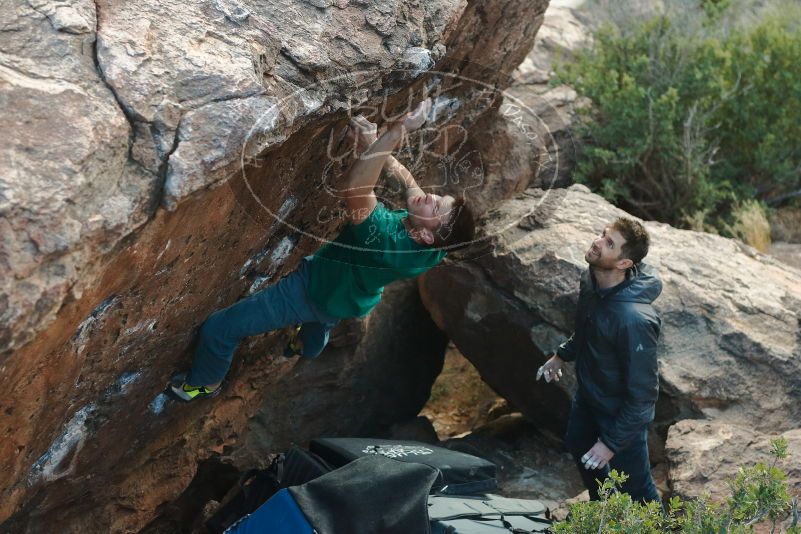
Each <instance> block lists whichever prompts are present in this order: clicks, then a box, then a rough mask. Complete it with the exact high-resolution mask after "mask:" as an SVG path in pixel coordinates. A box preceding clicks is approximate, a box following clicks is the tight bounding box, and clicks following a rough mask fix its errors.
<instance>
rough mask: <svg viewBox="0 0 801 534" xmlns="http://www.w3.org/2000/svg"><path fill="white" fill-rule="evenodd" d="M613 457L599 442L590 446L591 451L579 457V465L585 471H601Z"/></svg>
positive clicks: (607, 448)
mask: <svg viewBox="0 0 801 534" xmlns="http://www.w3.org/2000/svg"><path fill="white" fill-rule="evenodd" d="M614 455H615V453H613V452H612V451H611V450H610V449H609V447H607V446H606V445H604V444H603V442H602V441H601V440H598V443H596V444H595V445H593V446H592V449H590V450H588V451H587V453H586V454H585V455H584V456H582V457H581V463H583V464H584V467H585V468H586V469H603V468H604V467H606V465H607V464H608V463H609V460H611V459H612V457H613V456H614Z"/></svg>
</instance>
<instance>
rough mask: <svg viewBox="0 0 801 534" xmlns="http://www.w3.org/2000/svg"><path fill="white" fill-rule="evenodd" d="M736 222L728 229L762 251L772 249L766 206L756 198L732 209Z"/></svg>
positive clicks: (738, 237)
mask: <svg viewBox="0 0 801 534" xmlns="http://www.w3.org/2000/svg"><path fill="white" fill-rule="evenodd" d="M732 215H733V217H734V223H733V224H732V225H731V226H728V227H727V228H726V230H727V231H728V232H729V233H731V235H733V236H734V237H736V238H737V239H739V240H740V241H742V242H743V243H746V244H748V245H751V246H752V247H754V248H755V249H757V250H758V251H760V252H768V251H769V250H770V243H771V240H770V223H769V222H768V216H767V214H766V212H765V208H764V207H763V205H762V204H761V203H759V202H758V201H756V200H746V201H745V202H743V203H742V204H740V205H738V206H737V207H735V208H734V210H733V211H732Z"/></svg>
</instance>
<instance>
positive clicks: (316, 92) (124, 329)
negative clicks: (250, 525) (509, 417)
mask: <svg viewBox="0 0 801 534" xmlns="http://www.w3.org/2000/svg"><path fill="white" fill-rule="evenodd" d="M546 6H547V2H545V1H544V0H543V1H536V2H530V1H522V0H520V1H517V0H515V1H511V2H497V1H487V0H481V1H478V2H471V3H470V4H468V3H466V2H464V1H458V0H454V1H445V0H443V1H438V2H425V3H421V2H417V1H413V0H391V1H381V2H374V3H370V4H366V3H363V2H348V1H337V2H316V1H315V2H306V3H304V2H283V1H275V2H268V3H265V2H252V1H246V0H244V1H230V0H219V1H215V2H210V3H199V2H189V3H184V4H181V5H172V4H170V5H169V6H168V5H166V4H164V3H163V2H162V3H160V2H155V1H148V2H138V3H130V2H118V1H116V0H111V1H100V2H98V3H97V4H93V3H87V2H73V3H72V4H70V5H69V6H66V5H63V4H58V3H48V2H29V3H27V4H24V5H23V4H22V3H20V2H16V1H15V0H8V1H7V2H6V3H5V4H4V6H3V10H2V11H3V13H4V14H6V15H7V16H5V17H4V19H3V22H2V23H1V24H2V28H3V30H5V31H3V32H0V43H1V44H2V47H3V51H4V54H5V55H4V56H3V62H2V63H3V64H2V66H0V76H2V78H3V81H4V83H2V84H0V102H2V104H3V105H2V106H0V115H2V117H3V120H4V121H5V123H7V124H11V125H12V126H13V128H12V129H13V131H14V132H15V134H14V139H5V138H4V141H7V142H4V143H0V154H2V156H0V215H2V218H0V235H2V239H0V265H2V272H3V277H2V280H1V281H0V354H2V362H1V363H0V388H2V391H6V392H14V394H13V398H11V397H9V396H6V397H4V398H2V400H0V414H2V415H1V416H0V417H2V419H1V421H2V431H3V436H4V439H3V440H2V442H0V461H2V463H3V466H4V469H3V470H2V473H0V530H4V531H5V530H8V531H11V532H45V531H51V530H54V529H55V528H56V527H55V526H54V525H55V524H56V523H58V529H59V530H61V531H66V532H78V531H80V532H85V531H93V532H133V531H136V530H138V529H139V528H141V526H142V525H144V524H145V523H146V522H148V521H149V520H150V519H151V518H152V517H153V516H154V514H155V510H156V509H157V507H158V506H159V505H160V504H162V503H164V502H166V501H169V500H171V499H172V498H174V497H175V496H176V495H178V494H179V493H180V492H181V491H182V490H183V488H184V487H186V485H187V483H188V482H189V481H190V480H191V478H192V476H193V473H194V470H195V469H196V466H197V463H198V460H200V459H204V458H208V457H209V456H210V455H212V454H215V453H219V452H222V451H229V450H230V449H231V448H236V447H237V446H239V445H240V444H241V443H242V442H243V440H244V441H246V440H247V439H248V438H247V437H246V434H247V433H248V428H250V429H251V432H252V435H253V436H256V435H259V433H260V432H261V434H262V435H265V434H266V433H268V432H270V433H271V436H272V440H273V441H270V442H269V443H271V444H275V446H279V444H280V445H283V444H284V443H287V442H289V441H291V440H295V441H303V440H305V439H307V438H309V437H311V435H313V434H315V433H317V432H320V431H322V430H323V429H325V428H329V427H326V426H325V424H322V423H320V424H317V423H315V424H309V425H308V426H305V425H304V423H305V422H307V421H318V422H319V421H322V420H323V419H326V418H327V421H328V422H336V423H337V425H338V426H337V429H338V430H339V431H341V432H343V433H345V432H358V431H363V430H364V429H369V428H373V427H374V426H375V425H379V424H383V423H389V422H392V419H394V418H395V417H399V418H401V417H402V418H408V417H409V414H410V413H411V412H412V411H413V410H414V408H413V405H414V404H415V403H417V402H419V403H420V404H422V401H419V400H418V399H420V398H421V397H422V396H423V395H424V391H425V388H426V387H427V386H426V385H425V384H423V382H425V381H426V380H427V381H429V384H428V385H429V386H430V381H431V380H433V376H432V375H433V371H432V370H431V367H423V368H421V369H422V375H421V376H419V377H417V379H418V380H420V381H421V382H420V383H416V384H417V387H419V388H420V389H419V390H415V393H414V394H413V395H410V394H409V392H408V391H407V389H408V388H406V387H405V386H404V387H403V389H404V391H402V392H401V394H402V395H403V396H404V398H406V399H407V400H408V403H407V404H404V403H402V402H396V401H397V399H395V398H393V397H392V395H394V394H395V393H396V390H395V389H392V388H390V387H389V385H387V384H380V383H376V382H374V377H375V374H376V373H377V366H379V365H383V364H379V361H378V360H375V361H373V360H372V359H373V358H376V354H375V353H374V349H373V347H378V346H380V344H379V343H378V338H374V337H370V336H371V335H370V334H369V328H368V334H366V337H365V339H364V341H363V342H362V344H363V346H364V347H365V348H364V349H359V348H358V347H357V348H356V349H355V350H354V349H348V350H342V351H340V352H339V353H337V352H336V351H334V352H333V353H332V354H335V355H326V356H328V363H323V362H324V360H322V359H321V360H319V362H299V363H296V362H292V361H285V360H282V359H280V358H278V359H276V358H274V355H275V354H276V353H277V352H280V347H281V344H282V342H283V338H282V337H281V335H280V334H276V335H271V336H266V337H259V338H254V339H252V340H249V342H248V343H245V344H243V346H242V347H241V349H240V351H239V352H238V355H237V363H236V364H235V366H234V368H233V369H232V373H231V374H230V375H229V383H228V384H227V385H226V387H225V390H224V391H223V393H221V395H220V396H218V397H217V398H215V399H214V400H213V401H210V402H209V403H206V404H198V405H189V406H182V407H178V406H175V405H172V404H170V403H169V402H166V401H165V398H164V397H163V396H162V395H161V394H160V391H161V390H162V389H163V387H164V384H165V382H166V380H167V377H168V376H169V374H170V373H171V372H172V371H173V370H174V369H176V368H181V367H184V366H186V365H187V364H188V361H189V358H190V356H191V352H192V344H191V342H192V340H193V338H194V334H195V332H196V329H197V327H198V326H199V325H200V323H201V322H202V321H203V319H204V318H205V317H206V316H207V315H208V314H209V313H210V312H211V311H213V310H214V309H216V308H219V307H222V306H226V305H229V304H231V303H233V302H234V301H236V300H237V299H238V298H240V297H241V296H243V295H245V294H247V293H248V292H249V291H254V290H257V289H258V288H260V287H263V286H264V284H266V283H270V282H271V281H274V280H276V279H277V278H279V277H280V276H282V275H283V274H285V273H286V272H288V271H289V270H291V269H292V268H293V267H294V266H295V265H296V264H297V261H298V260H299V258H300V257H301V256H303V255H305V254H308V253H310V252H311V251H313V250H314V249H316V248H317V247H318V246H319V242H320V240H322V239H325V238H327V237H330V236H331V235H332V234H333V233H334V232H335V231H336V228H337V225H338V223H339V221H337V220H336V219H332V218H326V217H323V216H322V215H323V213H324V212H326V213H330V212H331V211H333V210H334V208H335V206H336V199H335V198H334V196H335V187H332V182H329V181H326V180H330V179H331V177H330V176H329V175H328V174H326V172H328V173H329V174H332V175H333V174H334V173H333V171H332V167H331V163H332V160H334V161H336V159H337V158H335V157H333V156H338V155H339V153H337V152H336V148H338V147H339V137H338V132H341V130H342V126H343V125H344V123H345V119H346V115H347V109H348V107H349V106H351V107H352V106H354V105H355V104H354V103H362V104H363V105H365V106H370V105H373V106H374V105H377V104H379V103H381V102H382V101H383V96H384V94H385V93H386V94H387V95H389V96H388V98H387V99H386V103H387V110H385V111H387V112H389V111H392V112H395V111H396V110H401V111H402V105H401V104H402V102H403V100H404V99H405V98H406V96H408V95H407V94H406V93H404V92H402V91H401V90H405V89H410V90H411V89H414V90H417V91H418V94H419V91H420V90H421V88H422V87H423V86H424V84H426V83H428V84H430V85H436V84H439V85H441V86H446V87H450V86H449V85H448V83H443V82H442V81H441V80H440V81H437V80H435V79H433V78H432V77H427V75H426V72H428V71H429V70H437V69H440V70H447V72H452V73H453V74H455V75H462V76H468V77H477V76H483V77H484V78H483V79H484V80H485V81H486V82H488V83H489V84H490V85H491V86H492V85H493V84H494V85H496V86H497V88H498V89H503V88H504V87H505V84H506V83H507V82H506V81H505V80H507V79H508V77H509V74H510V73H511V71H512V70H513V69H514V68H515V67H516V66H517V64H519V63H520V62H521V61H522V59H523V57H524V56H525V54H526V53H527V51H528V50H529V49H530V48H531V46H532V44H533V38H534V34H535V33H536V30H537V28H538V27H539V24H540V23H541V21H542V14H543V12H544V10H545V7H546ZM446 51H447V56H446V55H444V54H445V52H446ZM481 65H490V66H492V67H493V69H490V70H488V69H486V68H482V67H481ZM393 67H394V68H395V70H392V68H393ZM301 88H302V89H301ZM480 96H481V95H479V94H477V92H476V91H475V90H474V89H472V88H465V89H454V90H453V96H448V97H444V98H445V99H444V100H441V101H440V109H442V110H443V115H442V116H441V119H440V120H439V121H438V122H437V124H438V125H440V126H443V127H444V126H445V125H447V124H449V121H450V122H451V123H458V124H459V125H461V126H463V127H469V126H472V125H473V124H475V123H476V121H478V120H480V118H481V115H482V114H483V113H484V112H486V110H487V109H492V107H493V105H497V104H493V103H492V101H490V102H484V101H482V99H481V98H480ZM276 103H278V104H279V105H274V104H276ZM457 108H458V109H457ZM448 110H456V111H457V112H454V113H450V112H449V111H448ZM446 144H447V143H446ZM240 171H241V172H240ZM420 173H421V175H426V172H425V169H421V170H420ZM333 185H335V184H333ZM326 210H327V211H326ZM401 300H403V299H401ZM404 306H407V307H408V306H409V305H407V304H404ZM411 308H413V306H411ZM390 317H391V316H390ZM410 325H411V326H410V328H418V326H415V323H410ZM381 331H382V330H381V328H379V329H378V330H377V332H381ZM424 339H428V338H424ZM398 350H399V351H400V352H402V351H404V350H407V349H404V348H403V346H400V348H399V349H398ZM360 351H361V352H360ZM368 352H369V353H370V354H369V355H368V354H367V353H368ZM336 354H339V355H340V356H336ZM395 354H396V355H397V354H398V353H395ZM420 354H421V355H423V356H425V354H426V353H420ZM368 356H369V358H368ZM379 356H380V355H379ZM337 358H341V360H337ZM393 358H395V359H394V360H393ZM257 360H258V361H257ZM412 360H414V358H412ZM367 361H369V363H366V362H367ZM393 361H394V362H396V363H391V362H393ZM398 361H399V360H398V358H396V357H395V356H388V360H387V362H384V363H386V364H387V368H389V369H391V368H392V366H393V365H397V362H398ZM418 361H419V360H418ZM434 361H436V360H434ZM335 362H336V363H338V364H339V365H336V363H335ZM312 363H314V364H317V363H320V365H319V366H317V367H315V366H314V365H312ZM296 367H297V368H296ZM347 373H350V375H348V374H347ZM351 375H352V376H351ZM389 378H393V377H389ZM315 380H316V381H318V382H319V383H317V384H315V383H314V381H315ZM335 384H336V385H335ZM357 384H361V385H363V386H364V387H365V388H368V387H369V388H376V389H370V390H369V391H368V390H367V389H361V386H358V385H357ZM399 384H409V382H408V381H405V382H404V381H401V382H400V383H399ZM315 386H317V387H315ZM351 386H352V388H351ZM380 388H384V389H383V390H382V389H380ZM334 389H337V395H338V396H336V397H328V396H326V395H325V394H321V393H320V392H321V391H327V392H329V393H331V392H332V390H334ZM399 389H400V388H399ZM379 391H381V392H382V393H386V397H384V396H378V397H377V396H376V395H377V392H379ZM282 392H283V393H282ZM390 393H391V394H390ZM332 398H335V399H339V400H338V401H336V402H332ZM379 398H380V402H379V400H378V399H379ZM272 401H275V402H274V403H275V404H276V407H274V408H269V403H270V402H272ZM278 401H280V402H278ZM360 401H364V402H371V403H374V406H372V408H371V409H370V410H358V409H356V408H357V407H358V402H360ZM263 402H267V403H268V404H267V406H268V408H264V409H263V410H266V411H263V412H262V413H267V414H269V416H270V417H271V418H273V419H272V420H271V421H270V422H268V423H264V424H263V425H262V427H263V431H260V430H257V426H258V424H257V423H256V422H254V423H253V426H251V427H248V421H249V419H250V418H251V417H252V416H254V415H255V414H256V413H258V411H259V409H260V406H261V405H262V403H263ZM279 407H280V409H279ZM418 408H419V406H418ZM279 418H281V421H280V423H277V422H276V419H279ZM304 429H306V430H304ZM305 431H307V432H308V434H306V433H304V432H305ZM364 431H366V430H364ZM284 432H285V434H280V433H284Z"/></svg>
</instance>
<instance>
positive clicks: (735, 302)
mask: <svg viewBox="0 0 801 534" xmlns="http://www.w3.org/2000/svg"><path fill="white" fill-rule="evenodd" d="M621 215H625V213H624V212H623V211H621V210H619V209H617V208H615V207H613V206H612V205H611V204H609V203H608V202H607V201H605V200H604V199H603V198H601V197H600V196H598V195H595V194H592V193H590V192H589V190H588V189H587V188H586V187H584V186H581V185H574V186H571V187H570V188H568V189H557V190H550V191H544V190H535V189H531V190H528V191H526V192H525V193H524V194H523V195H520V196H518V197H516V198H514V199H513V200H510V201H508V202H506V203H504V204H503V205H502V206H501V207H500V208H499V209H497V210H494V211H492V212H490V213H489V214H488V215H487V217H486V221H485V223H484V227H483V236H484V237H483V240H482V241H483V243H484V246H483V247H480V248H479V249H478V250H475V251H473V252H472V253H471V254H469V255H466V256H467V257H468V258H472V259H465V260H464V261H458V260H456V259H452V260H451V261H450V262H449V263H448V265H447V266H446V267H444V268H441V269H438V270H436V271H432V272H430V273H427V274H426V275H424V276H423V277H422V278H421V280H420V291H421V294H422V297H423V302H424V303H425V305H426V307H427V308H428V309H429V311H430V312H431V316H432V318H433V319H434V321H435V322H436V323H437V324H438V325H439V326H440V328H442V329H443V330H444V331H445V332H446V333H447V334H448V336H449V337H450V338H451V339H452V340H453V342H454V343H455V344H456V346H457V347H458V348H459V350H460V351H461V352H462V353H463V354H464V355H465V356H466V357H467V358H468V359H470V360H471V361H472V362H473V364H474V365H475V366H476V368H477V369H478V371H479V373H480V374H481V376H482V377H483V379H484V380H485V381H486V382H487V383H488V384H489V385H490V386H491V387H492V388H493V389H495V391H497V392H498V393H499V394H501V395H502V396H504V397H505V398H506V399H508V400H509V401H510V403H511V404H512V405H513V406H514V407H515V408H517V409H519V410H521V411H522V412H523V413H524V414H526V415H527V416H528V417H530V418H531V419H533V420H534V421H536V422H538V423H540V424H541V425H546V426H550V427H552V428H555V429H556V430H557V431H561V429H562V428H564V423H565V418H566V416H567V413H568V407H569V405H568V401H569V397H570V391H571V389H572V388H573V387H574V380H573V376H572V366H568V367H569V368H570V370H569V371H568V376H567V377H566V379H565V380H563V381H561V382H560V383H559V384H553V383H552V384H545V383H543V382H539V383H537V382H535V381H534V377H535V374H536V370H537V368H538V367H539V366H540V365H541V364H542V363H543V362H544V361H545V360H546V359H547V358H548V357H549V356H550V355H551V354H552V353H553V351H554V349H555V348H556V347H557V346H558V345H559V343H561V342H562V341H564V340H565V339H566V338H567V337H568V336H569V335H570V334H571V332H572V329H573V316H574V313H575V307H576V302H577V296H578V284H579V275H580V273H581V271H582V270H584V269H585V268H586V263H585V261H584V252H585V251H586V249H587V248H588V246H589V244H590V241H591V239H592V238H593V237H594V236H595V235H597V234H598V233H600V231H601V230H602V229H603V227H604V225H605V224H607V223H609V222H611V221H612V220H614V218H615V217H618V216H621ZM646 228H647V229H648V230H649V232H650V234H651V237H652V246H651V252H650V254H649V255H648V257H647V258H646V261H647V262H648V263H650V264H652V265H654V266H655V267H656V268H657V269H658V270H659V271H660V273H661V278H662V281H663V283H664V289H663V292H662V295H661V296H660V298H659V299H657V300H656V302H655V307H656V309H657V311H658V312H659V313H660V315H661V317H662V320H663V326H662V333H661V336H660V341H659V364H660V383H661V392H660V399H659V402H658V404H657V424H656V428H657V430H658V431H659V434H660V436H661V438H662V440H664V438H665V436H666V431H667V426H669V425H670V424H672V423H673V422H675V421H677V420H679V419H685V418H698V417H708V418H710V419H715V420H718V421H720V422H723V423H729V424H737V425H744V426H747V427H751V428H753V429H754V430H756V431H760V432H768V431H770V432H777V431H784V430H790V429H793V428H798V426H799V425H801V402H799V401H801V379H799V376H801V338H799V331H800V330H799V324H801V271H798V270H797V269H793V268H792V267H789V266H787V265H785V264H783V263H781V262H779V261H776V260H774V259H773V258H772V257H770V256H767V255H764V254H760V253H759V252H757V251H756V250H754V249H752V248H750V247H748V246H746V245H744V244H742V243H741V242H739V241H736V240H732V239H726V238H723V237H719V236H715V235H711V234H705V233H699V232H692V231H687V230H678V229H675V228H672V227H670V226H668V225H665V224H660V223H652V222H648V223H646ZM446 296H447V298H446ZM657 452H658V451H657Z"/></svg>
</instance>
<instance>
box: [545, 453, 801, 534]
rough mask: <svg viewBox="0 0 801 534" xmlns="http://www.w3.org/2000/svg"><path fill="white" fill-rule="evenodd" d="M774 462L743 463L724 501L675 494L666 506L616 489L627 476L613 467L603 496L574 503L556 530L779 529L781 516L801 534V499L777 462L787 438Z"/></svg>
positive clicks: (711, 533)
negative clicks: (637, 499) (637, 500)
mask: <svg viewBox="0 0 801 534" xmlns="http://www.w3.org/2000/svg"><path fill="white" fill-rule="evenodd" d="M771 452H772V454H773V456H774V462H773V464H772V465H770V466H768V465H767V464H764V463H758V464H756V465H754V466H751V467H747V468H740V471H739V473H738V474H737V476H736V477H735V479H734V480H732V481H731V482H730V484H729V486H730V488H731V496H730V497H729V498H728V499H727V500H726V502H725V503H714V502H710V500H709V498H708V497H706V496H704V497H701V498H699V499H696V500H690V501H682V500H681V499H679V498H678V497H673V498H672V499H670V501H669V502H667V503H666V504H665V507H664V509H663V508H662V507H661V506H660V505H659V504H658V503H648V504H639V503H635V502H632V500H631V497H629V496H628V495H627V494H626V493H622V492H619V491H617V488H619V487H620V485H621V484H622V483H623V481H625V479H626V475H625V474H621V473H617V472H616V471H612V472H611V473H610V477H609V478H608V479H607V480H605V481H603V482H602V483H600V488H601V491H600V495H601V500H600V501H590V502H582V503H576V504H573V505H571V507H570V515H569V516H568V519H567V520H565V521H562V522H559V523H556V524H554V526H553V532H554V533H555V534H563V533H564V534H567V533H570V534H604V533H613V532H614V533H617V532H625V533H627V534H657V533H662V532H677V533H684V534H741V533H750V532H754V527H755V526H756V525H760V524H766V525H768V524H769V525H770V526H771V532H774V531H775V530H776V528H777V527H778V526H779V525H780V524H781V522H782V521H786V522H787V523H789V524H788V525H786V530H785V532H788V533H789V534H801V526H799V517H798V516H799V513H798V501H797V499H793V498H791V496H790V493H789V491H788V484H787V475H786V474H785V473H784V472H783V471H782V470H781V469H779V468H777V467H776V462H777V461H778V460H780V459H783V458H786V456H787V441H786V440H784V439H783V438H780V439H776V440H774V441H773V442H772V451H771Z"/></svg>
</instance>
